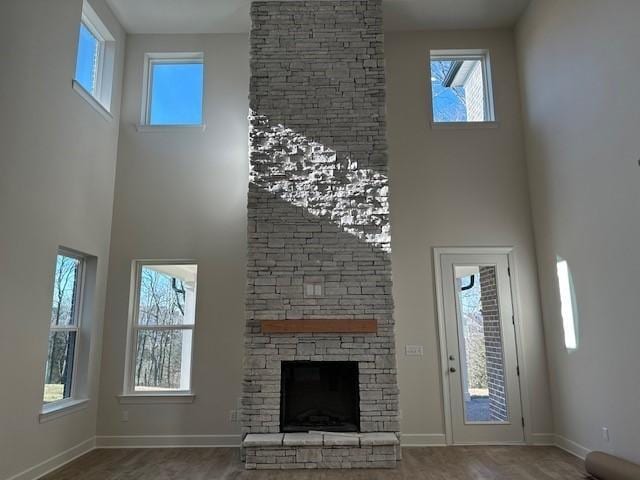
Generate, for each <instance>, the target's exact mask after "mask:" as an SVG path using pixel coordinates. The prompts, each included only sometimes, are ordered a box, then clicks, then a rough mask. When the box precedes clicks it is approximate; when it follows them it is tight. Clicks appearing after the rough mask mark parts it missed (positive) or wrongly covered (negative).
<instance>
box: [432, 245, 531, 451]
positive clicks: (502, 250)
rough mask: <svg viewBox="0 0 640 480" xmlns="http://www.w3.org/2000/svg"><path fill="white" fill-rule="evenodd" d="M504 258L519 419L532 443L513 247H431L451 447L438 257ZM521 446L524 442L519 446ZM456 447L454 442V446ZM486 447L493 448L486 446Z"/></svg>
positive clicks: (449, 434)
mask: <svg viewBox="0 0 640 480" xmlns="http://www.w3.org/2000/svg"><path fill="white" fill-rule="evenodd" d="M487 254H491V255H506V256H507V261H508V265H509V268H510V270H511V276H510V278H509V284H510V285H509V286H510V289H511V303H512V310H513V317H514V322H515V331H516V335H515V336H516V349H517V357H518V365H519V366H520V377H519V383H520V401H521V404H522V417H523V418H524V421H525V422H524V423H525V425H524V439H525V442H524V444H531V443H532V441H533V439H532V434H531V425H530V424H531V421H530V419H531V406H530V401H529V389H528V382H527V368H526V362H525V357H526V355H525V353H524V342H523V341H522V321H521V318H522V315H521V311H520V304H519V302H518V298H519V289H518V276H517V269H516V262H515V256H514V247H509V246H507V247H505V246H497V247H434V248H433V271H434V279H435V282H434V283H435V288H436V315H437V319H438V340H439V349H440V372H441V376H442V399H443V402H444V424H445V438H446V443H447V445H453V425H452V421H453V419H452V413H451V400H450V394H449V376H448V375H447V370H446V368H445V367H446V365H447V364H448V363H447V345H446V337H445V332H446V330H445V318H444V297H443V287H442V268H441V265H440V257H441V256H442V255H487ZM519 444H520V445H522V444H523V443H519ZM456 445H457V443H456ZM486 445H492V444H491V443H486Z"/></svg>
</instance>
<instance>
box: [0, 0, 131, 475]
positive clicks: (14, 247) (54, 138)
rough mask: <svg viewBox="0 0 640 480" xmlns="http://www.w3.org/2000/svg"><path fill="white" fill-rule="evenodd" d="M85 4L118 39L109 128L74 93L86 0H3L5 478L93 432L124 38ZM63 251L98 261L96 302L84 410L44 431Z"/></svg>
mask: <svg viewBox="0 0 640 480" xmlns="http://www.w3.org/2000/svg"><path fill="white" fill-rule="evenodd" d="M91 3H92V4H93V5H94V8H95V10H96V11H97V12H98V14H100V15H101V17H102V18H103V20H104V22H105V24H106V25H107V26H108V27H109V29H110V30H111V32H112V33H113V35H114V36H115V38H116V39H117V41H118V53H117V59H116V65H117V68H116V73H115V81H114V85H115V90H114V95H113V102H112V104H113V112H114V118H113V119H112V120H110V121H107V120H105V118H103V117H102V116H101V115H100V114H98V113H97V112H96V111H95V110H93V109H92V108H91V107H90V106H89V104H88V103H87V102H86V101H85V100H84V99H82V98H81V97H80V96H79V95H78V94H77V93H76V92H75V91H73V90H72V88H71V79H72V78H73V75H74V72H75V60H76V46H77V41H78V29H79V22H80V14H81V9H82V1H81V0H66V1H56V2H51V1H49V0H28V1H27V0H12V1H6V2H3V4H2V13H1V14H0V58H2V73H1V74H0V106H1V107H0V119H1V120H0V121H1V124H0V145H2V153H1V157H0V225H1V227H0V269H1V271H2V274H1V275H0V324H1V331H0V365H2V368H1V369H0V385H2V387H1V388H0V406H1V408H0V478H2V479H5V478H8V477H10V476H13V475H14V474H17V473H19V472H22V471H24V470H25V469H27V468H29V467H32V466H34V465H36V464H39V463H40V462H43V461H45V460H47V459H49V458H51V457H53V456H55V455H58V454H60V453H61V452H64V451H66V450H68V449H70V448H71V447H74V446H76V445H78V444H80V443H82V442H84V441H86V440H89V442H88V444H87V445H90V443H91V442H92V439H93V437H94V435H95V426H96V410H97V401H96V400H97V398H96V396H97V387H98V380H97V377H98V374H99V360H100V351H101V346H100V342H101V328H102V314H103V311H104V295H105V290H106V274H107V260H108V255H109V239H110V230H111V213H112V206H113V186H114V176H115V165H116V148H117V139H118V111H119V105H120V79H121V72H122V59H123V53H124V40H125V35H124V32H123V30H122V28H121V27H120V26H119V24H118V23H117V21H116V20H115V18H114V17H113V16H112V15H111V12H110V11H109V9H108V8H107V7H106V6H105V4H104V3H103V2H102V1H101V0H95V1H92V2H91ZM60 245H63V246H66V247H70V248H74V249H77V250H80V251H82V252H86V253H88V254H92V255H95V256H97V257H98V263H97V282H96V289H95V297H94V299H95V301H94V305H93V306H92V307H93V308H92V315H91V316H89V317H88V318H86V319H85V320H86V321H87V322H91V324H92V328H91V353H92V354H91V358H90V363H89V378H90V384H89V392H90V398H91V402H90V403H89V406H88V408H86V409H84V410H81V411H79V412H76V413H73V414H71V415H68V416H65V417H62V418H58V419H55V420H53V421H50V422H48V423H43V424H40V423H39V421H38V414H39V413H40V408H41V405H42V393H43V381H44V366H45V360H46V352H47V342H48V334H49V321H50V315H51V299H52V291H53V290H52V289H53V271H54V266H55V258H56V249H57V248H58V246H60ZM87 445H85V446H87ZM64 457H65V455H63V456H62V457H60V458H59V459H62V458H64ZM47 466H51V465H50V464H45V465H44V466H42V468H45V469H46V467H47ZM38 472H40V473H41V469H35V470H33V471H32V472H31V474H28V475H27V476H25V477H23V478H29V477H30V476H31V475H35V474H37V473H38Z"/></svg>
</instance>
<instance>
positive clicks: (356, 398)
mask: <svg viewBox="0 0 640 480" xmlns="http://www.w3.org/2000/svg"><path fill="white" fill-rule="evenodd" d="M280 392H281V393H280V431H281V432H285V433H288V432H308V431H310V430H320V431H326V432H359V431H360V395H359V378H358V362H312V361H292V362H282V385H281V390H280Z"/></svg>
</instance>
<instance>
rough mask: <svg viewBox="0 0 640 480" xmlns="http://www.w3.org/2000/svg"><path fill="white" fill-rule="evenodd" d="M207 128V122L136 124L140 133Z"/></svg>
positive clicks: (201, 129) (202, 130)
mask: <svg viewBox="0 0 640 480" xmlns="http://www.w3.org/2000/svg"><path fill="white" fill-rule="evenodd" d="M206 128H207V125H206V124H204V123H203V124H201V125H136V130H137V131H138V132H140V133H150V132H151V133H160V132H179V131H181V130H184V131H201V132H204V130H205V129H206Z"/></svg>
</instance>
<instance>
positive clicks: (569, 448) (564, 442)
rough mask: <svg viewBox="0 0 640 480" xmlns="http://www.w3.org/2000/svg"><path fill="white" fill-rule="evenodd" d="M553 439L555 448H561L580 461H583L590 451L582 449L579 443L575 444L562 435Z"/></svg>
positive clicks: (585, 448)
mask: <svg viewBox="0 0 640 480" xmlns="http://www.w3.org/2000/svg"><path fill="white" fill-rule="evenodd" d="M555 437H556V439H555V445H556V447H558V448H561V449H562V450H564V451H565V452H569V453H570V454H571V455H574V456H576V457H578V458H580V459H582V460H584V459H585V458H586V456H587V455H588V454H589V452H591V450H589V449H588V448H587V447H583V446H582V445H580V444H579V443H576V442H574V441H573V440H569V439H568V438H565V437H563V436H562V435H556V436H555Z"/></svg>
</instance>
